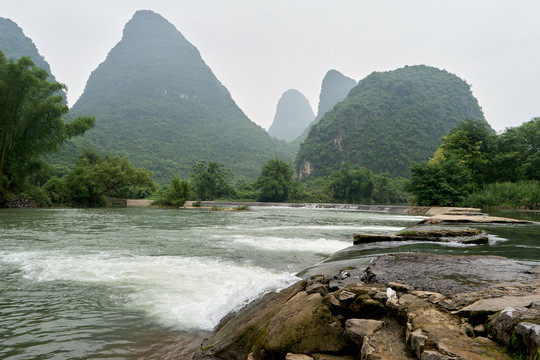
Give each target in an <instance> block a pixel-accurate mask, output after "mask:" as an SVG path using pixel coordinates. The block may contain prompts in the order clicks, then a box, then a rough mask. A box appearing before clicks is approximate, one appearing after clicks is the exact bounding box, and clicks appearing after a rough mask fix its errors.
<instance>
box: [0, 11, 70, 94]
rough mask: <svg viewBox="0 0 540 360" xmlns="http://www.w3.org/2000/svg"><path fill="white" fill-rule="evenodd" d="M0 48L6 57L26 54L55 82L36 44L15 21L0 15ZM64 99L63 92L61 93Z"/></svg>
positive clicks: (12, 57)
mask: <svg viewBox="0 0 540 360" xmlns="http://www.w3.org/2000/svg"><path fill="white" fill-rule="evenodd" d="M0 50H2V52H3V53H4V55H5V56H6V57H7V58H11V59H19V58H20V57H22V56H27V57H29V58H30V59H32V61H33V62H34V64H35V65H36V66H37V67H39V68H42V69H44V70H45V71H47V73H48V74H49V80H50V81H51V82H55V81H56V78H55V77H54V75H53V73H52V72H51V67H50V65H49V63H48V62H47V61H46V60H45V58H44V57H43V56H41V55H40V53H39V51H38V49H37V47H36V45H35V44H34V42H33V41H32V39H30V38H29V37H27V36H26V35H24V32H23V29H21V28H20V27H19V26H18V25H17V24H16V23H15V22H13V21H11V20H10V19H5V18H2V17H0ZM63 97H64V99H65V93H63Z"/></svg>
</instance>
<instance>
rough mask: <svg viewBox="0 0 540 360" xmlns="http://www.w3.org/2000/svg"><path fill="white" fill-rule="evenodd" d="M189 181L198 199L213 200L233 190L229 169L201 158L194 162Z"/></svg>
mask: <svg viewBox="0 0 540 360" xmlns="http://www.w3.org/2000/svg"><path fill="white" fill-rule="evenodd" d="M191 181H192V184H193V190H194V191H195V196H196V197H197V199H198V200H203V201H204V200H213V199H216V198H217V197H219V196H223V195H227V194H231V193H233V192H234V189H233V187H232V185H231V175H230V171H229V170H226V169H225V167H224V166H223V164H218V163H217V162H215V161H210V162H207V161H205V160H203V161H200V162H198V163H197V164H195V165H194V166H193V171H192V173H191Z"/></svg>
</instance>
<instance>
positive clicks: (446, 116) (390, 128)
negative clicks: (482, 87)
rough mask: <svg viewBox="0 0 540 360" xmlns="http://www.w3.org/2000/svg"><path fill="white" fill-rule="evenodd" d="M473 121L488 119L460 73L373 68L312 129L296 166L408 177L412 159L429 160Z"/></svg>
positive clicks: (314, 172) (305, 172)
mask: <svg viewBox="0 0 540 360" xmlns="http://www.w3.org/2000/svg"><path fill="white" fill-rule="evenodd" d="M468 119H478V120H483V121H485V119H484V115H483V113H482V109H481V108H480V106H479V105H478V101H477V100H476V98H475V97H474V96H473V95H472V92H471V90H470V87H469V85H468V84H467V83H466V82H465V81H463V80H462V79H460V78H459V77H457V76H456V75H453V74H450V73H449V72H447V71H445V70H440V69H437V68H434V67H429V66H425V65H416V66H406V67H404V68H401V69H397V70H393V71H387V72H374V73H372V74H371V75H369V76H367V77H366V78H364V79H363V80H361V81H360V82H359V83H358V85H357V86H355V87H354V88H353V89H352V90H351V91H350V92H349V95H348V96H347V97H346V98H345V99H344V100H343V101H341V102H340V103H338V104H337V105H336V106H334V107H333V109H332V110H330V111H329V112H327V113H326V114H325V115H324V116H323V117H322V118H321V120H320V121H319V122H318V123H317V124H315V125H314V126H313V127H311V130H310V132H309V135H308V137H307V138H306V140H305V141H304V142H303V143H302V145H301V148H300V151H299V152H298V155H297V157H296V161H295V164H296V168H297V171H298V173H299V175H300V177H308V176H314V177H317V176H325V175H328V174H330V173H331V172H332V171H334V170H338V169H339V168H341V166H342V164H344V163H345V162H348V163H350V164H359V165H361V166H364V167H367V168H368V169H370V170H372V171H374V172H376V173H382V172H387V173H389V174H391V175H394V176H397V175H400V176H408V175H409V171H408V166H409V165H410V163H411V162H413V161H423V160H427V159H428V158H429V157H430V156H432V155H433V153H434V151H435V150H436V149H437V148H438V147H439V145H440V143H441V138H442V136H444V135H446V134H447V133H448V132H449V131H450V130H451V129H452V128H454V127H455V126H456V125H457V124H458V123H459V121H461V120H468Z"/></svg>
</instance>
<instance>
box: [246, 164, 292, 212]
mask: <svg viewBox="0 0 540 360" xmlns="http://www.w3.org/2000/svg"><path fill="white" fill-rule="evenodd" d="M293 173H294V172H293V169H292V166H291V164H289V163H287V162H286V161H283V160H281V159H278V158H275V159H270V160H268V162H267V163H266V164H265V165H263V167H262V169H261V175H260V176H259V179H257V182H256V185H255V186H256V188H257V189H259V201H275V202H281V201H285V200H287V199H288V198H289V194H290V192H291V190H292V183H293V181H292V177H293Z"/></svg>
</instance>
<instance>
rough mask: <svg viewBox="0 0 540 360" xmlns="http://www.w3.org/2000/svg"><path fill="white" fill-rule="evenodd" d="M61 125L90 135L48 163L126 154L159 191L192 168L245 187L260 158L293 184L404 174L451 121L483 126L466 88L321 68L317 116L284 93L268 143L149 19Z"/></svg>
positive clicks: (132, 27)
mask: <svg viewBox="0 0 540 360" xmlns="http://www.w3.org/2000/svg"><path fill="white" fill-rule="evenodd" d="M0 30H1V31H0V49H1V50H2V51H3V52H5V53H6V55H7V56H8V57H13V58H18V57H20V56H23V55H24V56H30V57H31V58H32V59H33V61H34V62H35V63H36V65H37V66H39V67H43V68H44V69H46V70H47V71H49V73H50V67H49V65H48V64H47V63H46V62H45V61H44V59H43V58H42V57H41V56H40V55H39V52H38V50H37V48H36V46H35V45H34V44H33V42H32V40H30V39H28V38H27V37H26V36H24V34H23V32H22V29H20V28H19V27H18V26H17V25H16V24H15V23H14V22H12V21H11V20H7V19H2V18H0ZM51 76H52V74H51ZM51 79H53V80H54V77H51ZM69 116H70V117H71V118H76V117H78V116H94V117H95V118H96V126H95V128H94V129H92V130H90V131H89V132H87V133H86V135H85V136H84V137H83V138H81V139H76V140H73V141H70V142H68V143H67V144H66V145H65V146H64V147H63V150H62V152H61V153H60V154H58V155H54V156H53V157H52V159H51V161H53V162H56V163H62V164H65V165H68V164H71V163H72V162H73V160H74V159H75V158H76V157H77V154H78V152H79V151H80V149H81V148H94V149H98V150H99V151H100V152H101V153H112V154H119V155H121V156H128V157H129V158H130V160H131V161H132V162H133V163H134V164H135V165H136V166H142V167H145V168H147V169H149V170H151V171H153V172H154V173H155V179H156V180H157V181H158V182H161V183H164V182H168V181H169V180H170V179H171V178H172V177H173V176H174V175H175V174H180V175H181V176H183V177H185V176H187V175H188V174H189V173H190V172H191V168H192V166H193V165H194V164H196V163H197V162H199V161H202V160H208V161H217V162H218V163H223V164H224V165H225V167H226V168H228V169H231V171H232V173H233V174H234V175H235V176H236V177H237V178H240V179H242V178H244V179H246V180H254V179H255V178H256V177H257V176H258V175H259V172H260V169H261V166H262V165H263V164H264V163H265V162H266V161H267V160H268V159H271V158H276V157H277V158H281V159H284V160H286V161H292V160H293V159H294V158H295V155H296V160H295V166H296V169H297V171H298V174H299V175H300V177H302V178H306V177H318V176H325V175H329V174H330V173H331V172H332V171H334V170H338V169H339V168H340V167H341V166H342V165H343V164H344V163H351V164H359V165H361V166H365V167H367V168H369V169H370V170H372V171H374V172H387V173H389V174H390V175H393V176H398V175H399V176H408V166H409V164H410V163H411V162H413V161H422V160H426V159H428V158H429V157H430V156H431V155H432V154H433V152H434V151H435V150H436V149H437V147H438V146H439V145H440V141H441V137H442V136H444V135H446V134H447V133H448V131H449V130H451V129H452V128H454V127H455V126H456V125H457V124H458V122H459V121H461V120H467V119H482V120H484V116H483V113H482V110H481V108H480V106H479V105H478V102H477V100H476V99H475V98H474V96H473V95H472V93H471V91H470V87H469V85H468V84H467V83H466V82H465V81H464V80H462V79H460V78H458V77H457V76H456V75H453V74H451V73H449V72H447V71H445V70H440V69H437V68H433V67H429V66H424V65H416V66H406V67H404V68H401V69H397V70H394V71H387V72H374V73H372V74H371V75H369V76H367V77H366V78H364V79H362V80H361V81H360V82H358V83H357V82H356V81H355V80H353V79H351V78H349V77H347V76H345V75H343V74H341V73H340V72H339V71H336V70H330V71H328V72H327V74H326V75H325V77H324V79H323V81H322V85H321V92H320V97H319V104H318V111H317V116H316V117H315V116H314V114H313V111H312V109H311V107H310V105H309V102H308V101H307V100H306V98H305V97H304V96H303V95H302V94H301V93H299V92H298V91H296V90H289V91H287V92H285V93H284V94H283V96H282V98H281V99H280V102H279V103H278V106H277V107H276V117H275V119H274V123H273V124H272V126H271V128H270V129H269V133H270V134H269V133H267V132H266V131H265V130H264V129H263V128H261V127H260V126H258V125H256V124H255V123H253V122H252V121H251V120H250V119H248V118H247V116H246V115H245V114H244V113H243V111H242V110H241V109H240V108H239V107H238V106H237V104H236V103H235V102H234V101H233V99H232V97H231V94H230V93H229V91H228V90H227V88H226V87H225V86H224V85H223V84H222V83H221V82H220V81H219V80H218V79H217V78H216V76H215V75H214V74H213V72H212V70H211V69H210V68H209V67H208V66H207V65H206V63H205V62H204V60H203V59H202V57H201V54H200V53H199V51H198V49H197V48H196V47H195V46H194V45H192V44H191V43H190V42H189V41H188V40H187V39H186V38H185V37H184V36H183V35H182V34H181V33H180V32H179V31H178V30H177V29H176V28H175V27H174V25H172V24H171V23H169V22H168V21H167V20H166V19H164V18H163V17H162V16H160V15H159V14H156V13H154V12H152V11H149V10H143V11H138V12H136V13H135V14H134V16H133V18H132V19H131V20H130V21H129V22H128V23H127V24H126V25H125V28H124V32H123V36H122V39H121V40H120V41H119V42H118V43H117V44H116V46H114V47H113V48H112V49H111V50H110V52H109V54H108V55H107V58H106V60H105V61H104V62H103V63H101V64H99V66H98V67H97V68H96V69H95V70H94V71H93V72H92V74H91V75H90V77H89V79H88V82H87V84H86V87H85V90H84V93H83V94H82V95H81V97H80V98H79V100H78V101H77V102H76V103H75V104H74V106H73V108H72V109H71V110H70V114H69ZM484 121H485V120H484ZM274 137H276V138H278V139H283V140H278V139H276V138H274ZM284 140H286V141H284ZM300 144H301V145H300ZM298 149H299V151H298Z"/></svg>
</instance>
